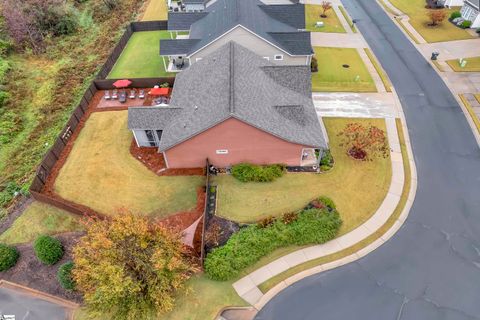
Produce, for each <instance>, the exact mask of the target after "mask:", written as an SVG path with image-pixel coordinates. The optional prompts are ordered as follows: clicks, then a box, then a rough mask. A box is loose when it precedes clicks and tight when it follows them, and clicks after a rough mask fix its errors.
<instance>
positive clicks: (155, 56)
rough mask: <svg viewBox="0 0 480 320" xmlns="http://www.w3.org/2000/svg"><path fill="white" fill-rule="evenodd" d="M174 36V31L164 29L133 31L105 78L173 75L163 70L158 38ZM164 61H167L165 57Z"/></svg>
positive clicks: (173, 74)
mask: <svg viewBox="0 0 480 320" xmlns="http://www.w3.org/2000/svg"><path fill="white" fill-rule="evenodd" d="M171 38H175V33H173V32H172V33H171V32H168V31H165V30H161V31H142V32H135V33H134V34H133V35H132V37H131V38H130V40H129V41H128V43H127V45H126V46H125V49H123V52H122V54H121V55H120V57H119V58H118V60H117V62H116V63H115V65H114V66H113V69H112V71H110V74H109V75H108V77H107V78H109V79H123V78H155V77H173V76H175V73H169V72H166V71H165V66H164V64H163V58H162V57H161V56H160V39H171ZM165 63H168V61H167V59H166V58H165Z"/></svg>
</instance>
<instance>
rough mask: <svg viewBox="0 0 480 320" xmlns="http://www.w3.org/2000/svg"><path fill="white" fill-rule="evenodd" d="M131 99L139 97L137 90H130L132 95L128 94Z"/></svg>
mask: <svg viewBox="0 0 480 320" xmlns="http://www.w3.org/2000/svg"><path fill="white" fill-rule="evenodd" d="M128 97H129V98H130V99H135V98H136V97H137V93H136V92H135V90H130V95H129V96H128Z"/></svg>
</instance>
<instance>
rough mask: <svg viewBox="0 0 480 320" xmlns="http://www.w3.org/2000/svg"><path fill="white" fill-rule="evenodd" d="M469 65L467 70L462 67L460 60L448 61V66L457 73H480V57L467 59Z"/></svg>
mask: <svg viewBox="0 0 480 320" xmlns="http://www.w3.org/2000/svg"><path fill="white" fill-rule="evenodd" d="M465 60H467V65H466V66H465V68H462V67H460V63H459V62H458V59H455V60H447V61H446V62H447V63H448V65H449V66H450V67H451V68H452V69H453V71H456V72H480V57H473V58H466V59H465Z"/></svg>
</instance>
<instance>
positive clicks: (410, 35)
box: [397, 19, 420, 44]
mask: <svg viewBox="0 0 480 320" xmlns="http://www.w3.org/2000/svg"><path fill="white" fill-rule="evenodd" d="M397 22H398V24H399V25H400V27H401V28H402V29H403V31H405V32H406V33H407V34H408V36H409V37H410V39H412V40H413V42H415V43H416V44H420V41H418V39H417V38H416V37H415V36H414V35H413V33H411V32H410V30H408V28H407V27H406V26H405V24H404V23H403V20H402V19H399V20H397Z"/></svg>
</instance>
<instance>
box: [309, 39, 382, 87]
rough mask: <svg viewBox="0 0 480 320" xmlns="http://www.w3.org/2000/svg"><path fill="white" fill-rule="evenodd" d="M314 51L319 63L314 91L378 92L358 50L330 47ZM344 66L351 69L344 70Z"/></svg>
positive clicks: (313, 81)
mask: <svg viewBox="0 0 480 320" xmlns="http://www.w3.org/2000/svg"><path fill="white" fill-rule="evenodd" d="M313 49H314V51H315V57H316V58H317V61H318V72H316V73H313V74H312V91H314V92H320V91H328V92H331V91H333V92H335V91H339V92H376V91H377V88H376V87H375V83H374V81H373V79H372V77H371V75H370V73H369V72H368V69H367V67H366V66H365V64H364V63H363V61H362V58H361V57H360V55H359V54H358V52H357V49H353V48H328V47H313ZM344 64H347V65H349V67H348V68H344V67H343V65H344ZM357 76H358V77H357Z"/></svg>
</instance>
